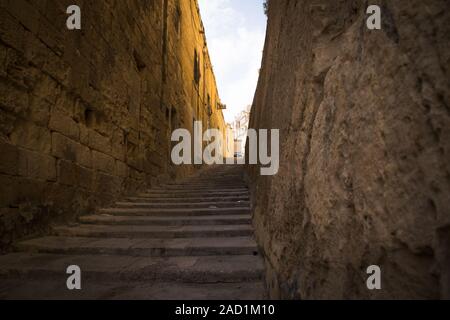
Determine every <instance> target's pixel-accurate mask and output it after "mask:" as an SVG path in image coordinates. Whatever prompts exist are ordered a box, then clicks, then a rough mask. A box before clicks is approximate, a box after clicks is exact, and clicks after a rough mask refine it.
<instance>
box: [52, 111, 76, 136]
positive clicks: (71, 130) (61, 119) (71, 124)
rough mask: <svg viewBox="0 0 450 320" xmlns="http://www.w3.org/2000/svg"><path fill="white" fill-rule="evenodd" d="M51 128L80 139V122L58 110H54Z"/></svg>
mask: <svg viewBox="0 0 450 320" xmlns="http://www.w3.org/2000/svg"><path fill="white" fill-rule="evenodd" d="M49 128H50V129H51V130H53V131H56V132H59V133H61V134H63V135H65V136H66V137H69V138H71V139H73V140H75V141H79V139H80V129H79V126H78V123H76V122H75V121H74V120H73V119H72V118H71V117H69V116H67V115H65V114H63V113H62V112H60V111H58V110H52V114H51V117H50V123H49Z"/></svg>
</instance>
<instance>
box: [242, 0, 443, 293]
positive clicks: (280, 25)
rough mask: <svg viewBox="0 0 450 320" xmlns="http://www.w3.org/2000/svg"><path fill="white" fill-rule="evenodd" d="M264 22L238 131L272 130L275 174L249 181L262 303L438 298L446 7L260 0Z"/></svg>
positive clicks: (256, 171) (440, 4)
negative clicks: (371, 272) (264, 294)
mask: <svg viewBox="0 0 450 320" xmlns="http://www.w3.org/2000/svg"><path fill="white" fill-rule="evenodd" d="M369 4H378V5H380V6H381V8H382V30H374V31H371V30H369V29H368V28H367V27H366V17H367V15H366V13H365V11H366V9H367V6H368V5H369ZM268 16H269V24H268V33H267V39H266V45H265V50H264V58H263V65H262V69H261V76H260V79H259V83H258V88H257V92H256V96H255V100H254V104H253V109H252V114H251V127H253V128H256V129H259V128H263V129H272V128H274V129H281V132H280V143H281V146H280V148H281V151H280V152H281V153H280V171H279V173H278V175H276V176H274V177H261V176H259V169H258V168H251V169H250V170H249V173H250V177H251V180H252V181H253V185H252V193H253V196H254V197H253V202H254V224H255V228H256V233H257V238H258V242H259V244H260V246H261V248H262V249H263V251H264V254H265V256H266V258H265V259H266V264H267V284H268V287H269V291H270V295H271V297H272V298H304V299H313V298H339V299H341V298H439V297H442V298H444V297H446V298H450V291H449V288H450V285H449V279H450V277H449V272H450V264H449V263H450V262H449V261H450V260H449V252H450V242H449V237H450V211H449V208H450V107H449V105H450V92H449V90H448V88H449V82H448V81H449V79H450V74H449V66H450V59H449V58H450V50H449V48H448V43H449V34H450V29H449V24H448V21H449V19H450V16H449V11H448V1H444V0H442V1H439V0H432V1H420V0H414V1H411V0H408V1H406V0H401V1H371V2H370V3H367V2H365V1H351V0H340V1H320V0H316V1H313V0H302V1H301V0H299V1H288V0H274V1H272V0H271V1H270V2H269V11H268ZM370 265H379V266H380V267H381V270H382V290H375V291H369V290H368V289H367V287H366V279H367V277H368V275H367V274H366V269H367V267H368V266H370Z"/></svg>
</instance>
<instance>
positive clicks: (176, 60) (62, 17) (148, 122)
mask: <svg viewBox="0 0 450 320" xmlns="http://www.w3.org/2000/svg"><path fill="white" fill-rule="evenodd" d="M73 4H76V5H79V6H80V7H81V17H82V18H81V25H82V29H81V30H75V31H69V30H68V29H67V28H66V19H67V18H68V15H67V14H66V9H67V7H68V6H69V5H73ZM195 52H197V55H198V64H199V68H198V69H199V71H200V77H199V79H194V55H195ZM208 95H209V96H210V106H208V103H207V96H208ZM218 102H219V97H218V94H217V88H216V84H215V78H214V74H213V71H212V68H211V64H210V61H209V56H208V51H207V48H206V42H205V39H204V32H203V26H202V22H201V19H200V16H199V11H198V5H197V1H196V0H152V1H146V0H127V1H123V0H107V1H93V0H92V1H88V0H84V1H61V0H46V1H44V0H0V186H1V187H0V244H1V245H0V249H1V248H5V247H7V246H8V245H9V244H11V242H12V241H13V240H14V239H16V238H18V237H21V236H23V235H27V234H31V233H34V232H37V231H42V230H45V227H46V226H48V223H49V222H53V221H58V220H63V219H67V218H72V217H75V216H78V215H80V214H85V213H92V210H93V209H94V208H95V207H97V206H100V205H105V204H107V203H110V202H111V201H113V200H115V199H117V198H118V197H119V196H121V195H124V194H128V193H132V192H135V191H138V190H143V189H144V188H146V187H149V186H151V185H153V184H155V183H158V182H161V181H166V180H168V179H170V180H173V179H176V178H180V177H183V176H186V175H187V174H189V173H191V172H192V170H193V168H190V167H189V166H182V167H177V168H175V167H172V166H171V165H170V163H171V162H170V149H171V143H170V134H171V132H172V130H173V129H176V128H187V129H189V130H192V126H193V121H194V120H201V121H203V122H204V127H206V126H207V124H208V123H209V125H210V127H215V128H219V129H221V130H223V131H224V130H225V124H224V120H223V115H222V112H221V111H220V110H219V109H218V108H217V103H218Z"/></svg>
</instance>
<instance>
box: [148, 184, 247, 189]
mask: <svg viewBox="0 0 450 320" xmlns="http://www.w3.org/2000/svg"><path fill="white" fill-rule="evenodd" d="M186 188H192V189H195V190H246V189H247V186H246V185H245V184H236V183H230V184H206V183H189V184H173V185H167V184H166V185H162V186H161V187H160V188H157V189H156V190H159V189H167V190H179V189H186ZM151 190H155V189H151Z"/></svg>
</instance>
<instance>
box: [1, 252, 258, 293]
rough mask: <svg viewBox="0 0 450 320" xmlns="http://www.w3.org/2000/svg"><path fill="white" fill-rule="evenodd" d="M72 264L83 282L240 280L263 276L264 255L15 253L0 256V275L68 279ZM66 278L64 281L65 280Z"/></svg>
mask: <svg viewBox="0 0 450 320" xmlns="http://www.w3.org/2000/svg"><path fill="white" fill-rule="evenodd" d="M70 265H77V266H79V267H80V269H81V271H82V276H83V284H84V285H86V284H88V283H89V282H92V281H98V280H100V281H102V280H106V281H108V280H110V281H137V282H139V281H149V280H159V281H189V282H192V283H205V282H239V281H253V280H260V279H262V276H263V271H264V267H263V262H262V259H261V257H259V256H254V255H234V256H233V255H232V256H187V257H168V258H160V257H131V256H121V255H63V254H46V253H28V252H24V253H21V252H20V253H12V254H8V255H4V256H0V279H2V280H3V279H5V278H6V279H8V278H13V277H14V278H22V279H24V280H25V279H26V280H31V279H40V280H44V279H61V280H63V279H67V274H66V269H67V267H68V266H70ZM65 282H66V281H65V280H64V281H62V284H65Z"/></svg>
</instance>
